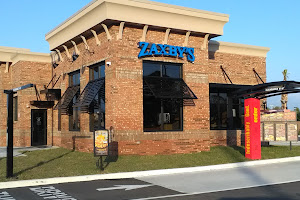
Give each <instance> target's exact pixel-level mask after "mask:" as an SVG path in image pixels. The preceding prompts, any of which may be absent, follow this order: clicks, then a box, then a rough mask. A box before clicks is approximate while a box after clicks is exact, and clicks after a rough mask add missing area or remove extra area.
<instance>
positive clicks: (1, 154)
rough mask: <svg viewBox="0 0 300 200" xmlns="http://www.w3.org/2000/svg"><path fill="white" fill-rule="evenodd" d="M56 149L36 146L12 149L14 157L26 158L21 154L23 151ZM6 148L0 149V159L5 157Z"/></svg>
mask: <svg viewBox="0 0 300 200" xmlns="http://www.w3.org/2000/svg"><path fill="white" fill-rule="evenodd" d="M53 148H58V147H51V146H36V147H14V152H13V154H14V157H18V156H26V155H24V154H23V153H22V152H25V151H37V150H44V149H53ZM6 149H7V148H6V147H0V158H5V157H6V155H7V154H6Z"/></svg>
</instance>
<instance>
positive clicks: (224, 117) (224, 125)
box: [220, 104, 227, 129]
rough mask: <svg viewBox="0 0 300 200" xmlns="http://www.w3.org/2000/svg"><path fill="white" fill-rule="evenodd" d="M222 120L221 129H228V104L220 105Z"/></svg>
mask: <svg viewBox="0 0 300 200" xmlns="http://www.w3.org/2000/svg"><path fill="white" fill-rule="evenodd" d="M220 120H221V122H220V125H221V128H222V129H223V128H227V104H220Z"/></svg>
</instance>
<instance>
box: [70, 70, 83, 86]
mask: <svg viewBox="0 0 300 200" xmlns="http://www.w3.org/2000/svg"><path fill="white" fill-rule="evenodd" d="M69 80H70V81H69V86H73V85H79V84H80V71H79V70H78V71H76V72H72V73H70V74H69Z"/></svg>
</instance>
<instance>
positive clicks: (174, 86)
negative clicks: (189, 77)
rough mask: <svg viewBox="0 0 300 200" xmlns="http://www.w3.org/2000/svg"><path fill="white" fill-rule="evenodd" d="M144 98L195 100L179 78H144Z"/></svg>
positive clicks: (191, 92) (193, 95)
mask: <svg viewBox="0 0 300 200" xmlns="http://www.w3.org/2000/svg"><path fill="white" fill-rule="evenodd" d="M143 80H144V96H154V97H155V98H159V99H197V97H196V95H195V94H194V93H193V91H192V90H191V89H190V88H189V87H188V86H187V84H186V83H185V82H184V80H183V79H181V78H168V77H144V79H143Z"/></svg>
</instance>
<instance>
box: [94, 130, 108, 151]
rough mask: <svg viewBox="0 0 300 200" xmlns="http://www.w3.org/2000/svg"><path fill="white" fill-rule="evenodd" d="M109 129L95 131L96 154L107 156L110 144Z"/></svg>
mask: <svg viewBox="0 0 300 200" xmlns="http://www.w3.org/2000/svg"><path fill="white" fill-rule="evenodd" d="M108 139H109V134H108V130H97V131H95V132H94V155H95V156H107V155H108V145H109V140H108Z"/></svg>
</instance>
